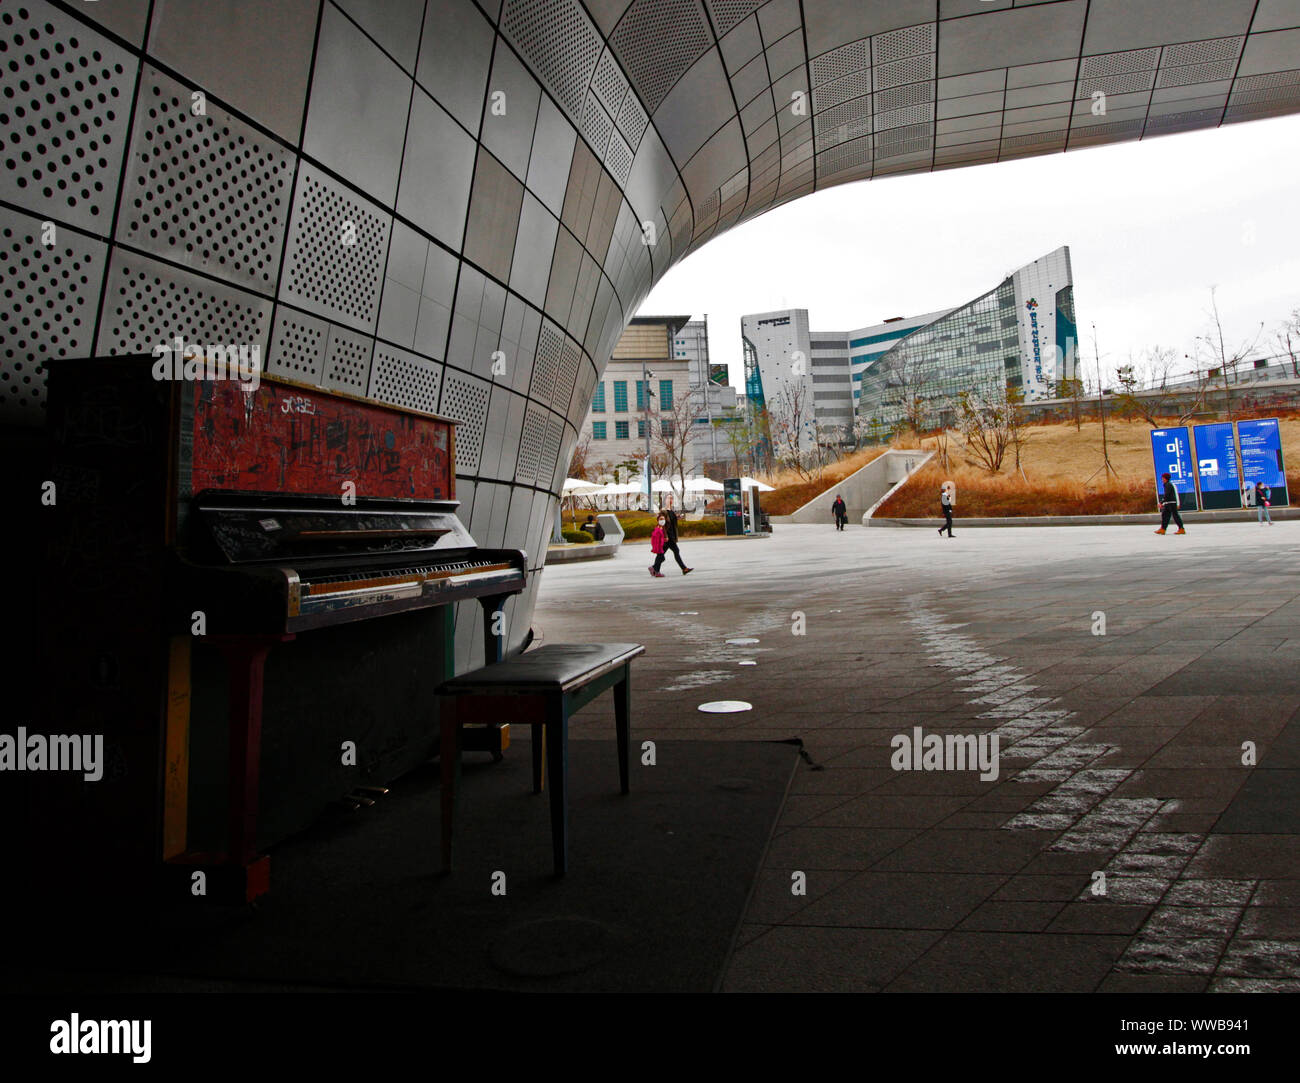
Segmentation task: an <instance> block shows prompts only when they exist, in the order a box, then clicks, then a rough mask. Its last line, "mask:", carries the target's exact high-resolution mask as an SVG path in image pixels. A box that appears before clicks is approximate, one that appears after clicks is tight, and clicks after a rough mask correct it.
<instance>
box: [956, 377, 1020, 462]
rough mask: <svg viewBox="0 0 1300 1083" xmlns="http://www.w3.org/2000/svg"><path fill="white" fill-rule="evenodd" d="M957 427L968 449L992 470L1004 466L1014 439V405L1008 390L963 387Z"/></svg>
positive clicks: (958, 405)
mask: <svg viewBox="0 0 1300 1083" xmlns="http://www.w3.org/2000/svg"><path fill="white" fill-rule="evenodd" d="M957 428H958V431H960V432H961V435H962V439H963V440H964V441H965V443H966V450H967V451H968V452H969V453H970V454H971V455H973V456H974V457H975V462H974V463H972V464H971V465H973V466H974V465H978V466H981V467H983V468H984V469H985V470H987V471H988V472H989V473H990V474H996V473H997V472H998V471H999V470H1001V469H1002V460H1003V459H1004V458H1005V457H1006V454H1007V448H1008V447H1009V446H1010V445H1011V441H1012V418H1011V408H1010V404H1009V403H1008V401H1007V393H1006V391H1005V390H1004V391H1002V392H1001V393H1000V394H999V393H996V392H994V393H992V394H990V393H988V392H980V391H963V392H962V393H961V394H960V395H958V396H957Z"/></svg>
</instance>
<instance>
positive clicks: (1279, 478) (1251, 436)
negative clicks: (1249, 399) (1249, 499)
mask: <svg viewBox="0 0 1300 1083" xmlns="http://www.w3.org/2000/svg"><path fill="white" fill-rule="evenodd" d="M1237 436H1238V439H1239V440H1240V444H1241V473H1242V482H1243V483H1244V486H1245V487H1246V488H1250V489H1253V488H1254V487H1255V483H1256V482H1261V481H1262V482H1263V483H1264V484H1265V485H1267V486H1268V487H1269V488H1270V489H1272V490H1273V492H1272V495H1271V496H1270V497H1269V503H1270V504H1272V505H1273V506H1274V507H1279V506H1281V505H1284V504H1289V503H1290V502H1291V501H1290V499H1289V497H1288V496H1287V491H1286V467H1285V466H1284V465H1283V463H1282V431H1281V429H1279V428H1278V424H1277V418H1275V417H1264V418H1260V419H1258V420H1256V421H1238V422H1237Z"/></svg>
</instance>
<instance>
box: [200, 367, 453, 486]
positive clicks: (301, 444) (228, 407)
mask: <svg viewBox="0 0 1300 1083" xmlns="http://www.w3.org/2000/svg"><path fill="white" fill-rule="evenodd" d="M186 393H187V394H189V395H191V396H192V397H191V398H190V400H189V402H188V403H187V405H188V407H189V409H187V411H186V413H187V415H189V416H188V417H187V418H186V420H185V422H184V424H185V425H186V426H187V427H188V428H189V430H190V432H192V433H193V440H194V442H193V454H192V458H191V467H190V479H189V485H188V492H189V493H197V492H200V491H201V490H204V489H225V490H251V491H260V492H276V493H292V494H298V495H313V496H337V494H338V492H339V486H340V484H341V483H342V482H346V481H350V482H352V483H354V484H355V486H356V491H357V493H358V495H362V496H367V497H390V498H392V497H396V498H405V499H413V500H447V499H451V498H452V497H453V496H454V490H453V480H452V477H453V475H452V464H451V456H450V448H451V425H450V423H449V422H446V421H440V420H437V419H435V418H430V417H425V416H423V415H419V414H411V413H407V412H405V411H402V410H398V409H395V408H394V409H389V408H385V407H382V406H378V405H372V404H370V403H364V402H356V401H353V400H351V399H343V398H338V397H335V396H333V395H329V394H328V393H326V392H318V391H315V390H308V389H304V388H299V387H292V388H291V387H286V386H283V385H277V384H276V383H274V382H272V381H270V380H264V381H263V382H262V384H261V385H260V386H259V387H258V388H257V389H256V390H255V391H253V392H251V393H249V392H248V391H246V390H243V389H241V388H240V387H239V386H238V385H237V384H233V383H230V382H226V383H221V382H215V381H205V382H203V383H196V384H194V385H193V390H192V391H190V390H189V389H188V388H187V389H186Z"/></svg>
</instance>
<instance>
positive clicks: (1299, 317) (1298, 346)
mask: <svg viewBox="0 0 1300 1083" xmlns="http://www.w3.org/2000/svg"><path fill="white" fill-rule="evenodd" d="M1273 341H1274V342H1276V343H1277V348H1278V351H1279V353H1281V354H1283V355H1284V356H1286V357H1287V358H1289V359H1290V361H1291V373H1292V375H1294V376H1300V308H1293V309H1292V310H1291V315H1289V316H1288V317H1287V318H1286V319H1285V320H1283V321H1282V322H1281V324H1279V325H1278V329H1277V330H1276V331H1275V332H1274V333H1273Z"/></svg>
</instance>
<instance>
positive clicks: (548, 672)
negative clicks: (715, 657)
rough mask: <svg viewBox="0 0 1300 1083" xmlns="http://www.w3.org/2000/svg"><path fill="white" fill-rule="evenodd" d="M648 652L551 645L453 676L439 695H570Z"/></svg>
mask: <svg viewBox="0 0 1300 1083" xmlns="http://www.w3.org/2000/svg"><path fill="white" fill-rule="evenodd" d="M644 653H645V647H643V646H641V644H639V643H548V644H546V645H545V646H544V647H538V648H537V650H535V651H526V652H524V653H523V654H519V655H516V656H515V657H514V658H509V659H507V660H506V661H504V662H496V663H494V664H493V665H490V666H483V667H482V668H481V669H475V670H471V671H470V672H469V673H462V674H461V675H460V676H459V677H453V678H452V679H451V680H449V681H446V682H445V683H443V684H442V685H441V686H440V687H439V688H438V692H439V693H440V694H442V695H447V696H454V695H460V694H462V693H467V692H493V693H495V694H497V695H502V694H505V695H510V694H517V695H528V694H537V693H547V692H569V691H572V690H573V689H575V688H581V687H582V686H583V685H585V684H588V683H590V682H591V681H594V680H595V679H596V678H597V677H602V676H604V675H605V674H606V673H608V672H609V671H610V670H611V669H614V668H616V667H618V666H621V665H623V664H624V663H626V662H629V661H631V660H632V659H633V658H635V657H636V656H637V655H638V654H644Z"/></svg>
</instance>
